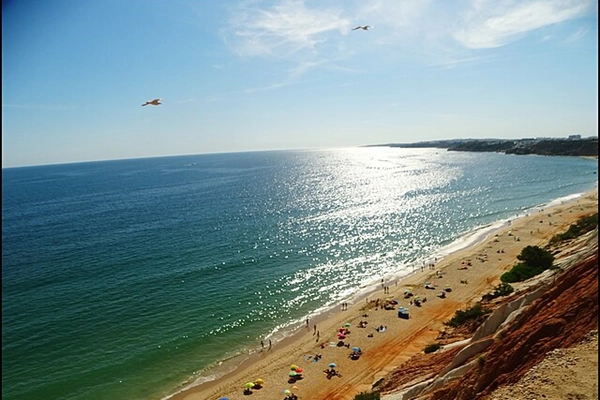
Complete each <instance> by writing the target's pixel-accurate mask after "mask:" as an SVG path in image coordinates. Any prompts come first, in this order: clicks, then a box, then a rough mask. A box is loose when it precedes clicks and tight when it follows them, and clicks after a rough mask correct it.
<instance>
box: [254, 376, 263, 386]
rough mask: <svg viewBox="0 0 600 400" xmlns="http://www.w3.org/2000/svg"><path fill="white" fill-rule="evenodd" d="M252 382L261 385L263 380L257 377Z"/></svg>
mask: <svg viewBox="0 0 600 400" xmlns="http://www.w3.org/2000/svg"><path fill="white" fill-rule="evenodd" d="M254 383H255V384H257V385H262V384H263V383H265V381H263V380H262V379H260V378H258V379H255V380H254Z"/></svg>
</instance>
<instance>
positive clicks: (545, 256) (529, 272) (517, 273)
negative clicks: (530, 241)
mask: <svg viewBox="0 0 600 400" xmlns="http://www.w3.org/2000/svg"><path fill="white" fill-rule="evenodd" d="M517 259H519V260H520V261H522V262H521V263H519V264H517V265H515V266H514V267H512V268H511V270H510V271H508V272H505V273H504V274H502V276H500V280H501V281H502V282H505V283H511V282H521V281H524V280H526V279H529V278H531V277H534V276H536V275H539V274H541V273H542V272H544V271H545V270H547V269H550V268H552V264H553V263H554V256H553V255H552V253H550V252H549V251H547V250H544V249H542V248H541V247H538V246H527V247H525V248H524V249H523V250H521V254H519V255H518V256H517Z"/></svg>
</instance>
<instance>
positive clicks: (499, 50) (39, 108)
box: [2, 0, 598, 167]
mask: <svg viewBox="0 0 600 400" xmlns="http://www.w3.org/2000/svg"><path fill="white" fill-rule="evenodd" d="M358 25H371V26H372V27H373V28H372V29H369V30H366V31H365V30H352V28H354V27H356V26H358ZM597 35H598V7H597V1H592V0H520V1H515V0H458V1H449V0H429V1H428V0H369V1H365V0H361V1H355V0H322V1H316V0H314V1H313V0H304V1H303V0H270V1H261V0H251V1H245V0H222V1H216V0H215V1H213V0H101V1H93V0H47V1H40V0H12V1H11V0H3V2H2V166H3V167H11V166H24V165H39V164H55V163H69V162H80V161H91V160H107V159H121V158H138V157H154V156H163V155H179V154H201V153H215V152H237V151H251V150H272V149H319V148H339V147H353V146H362V145H369V144H382V143H402V142H416V141H423V140H438V139H454V138H522V137H539V136H545V137H566V136H568V135H571V134H581V135H583V136H596V135H597V134H598V111H597V110H598V78H597V74H598V41H597ZM156 97H160V98H162V99H163V100H162V102H163V104H162V105H160V106H156V107H155V106H146V107H141V104H143V103H144V102H145V101H147V100H151V99H153V98H156Z"/></svg>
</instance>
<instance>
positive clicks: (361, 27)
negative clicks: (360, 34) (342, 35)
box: [352, 25, 373, 31]
mask: <svg viewBox="0 0 600 400" xmlns="http://www.w3.org/2000/svg"><path fill="white" fill-rule="evenodd" d="M371 28H373V27H372V26H371V25H359V26H357V27H356V28H354V29H352V30H353V31H355V30H357V29H362V30H363V31H368V30H369V29H371Z"/></svg>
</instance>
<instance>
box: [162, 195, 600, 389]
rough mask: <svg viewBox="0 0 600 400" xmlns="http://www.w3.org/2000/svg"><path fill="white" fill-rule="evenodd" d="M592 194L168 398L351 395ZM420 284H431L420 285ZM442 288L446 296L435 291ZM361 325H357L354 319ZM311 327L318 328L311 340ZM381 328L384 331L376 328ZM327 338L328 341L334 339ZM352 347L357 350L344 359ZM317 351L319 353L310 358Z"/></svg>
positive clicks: (591, 200)
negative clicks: (342, 332) (401, 313)
mask: <svg viewBox="0 0 600 400" xmlns="http://www.w3.org/2000/svg"><path fill="white" fill-rule="evenodd" d="M597 208H598V192H597V189H595V190H594V191H592V192H589V193H587V194H586V195H585V196H582V197H579V198H577V199H574V200H571V201H568V202H564V203H562V204H559V205H555V206H552V207H546V208H543V209H540V210H536V211H535V212H531V213H529V214H524V215H522V216H520V217H519V218H517V219H514V220H512V221H510V222H509V223H507V224H506V225H505V226H503V227H502V228H500V229H499V230H497V231H495V232H492V233H491V234H490V235H489V236H487V237H486V238H485V239H484V240H483V241H480V242H478V243H477V244H475V245H472V246H470V247H468V248H465V249H462V250H460V251H457V252H455V253H453V254H450V255H448V256H447V257H445V258H443V259H441V260H437V262H436V263H435V264H434V265H433V266H431V265H425V266H424V267H423V268H422V269H421V268H418V269H417V271H415V272H414V273H413V274H411V275H409V276H407V277H405V278H403V279H402V280H400V281H391V282H383V283H382V284H381V287H380V288H379V289H378V290H377V291H376V292H373V293H372V294H370V295H369V296H368V297H367V298H366V299H362V300H360V301H357V302H356V303H355V304H348V307H347V309H344V307H342V306H341V305H340V307H338V308H337V309H336V310H335V311H334V312H330V313H328V314H327V315H323V316H321V317H318V318H314V319H311V320H310V321H309V323H308V326H306V327H304V328H301V329H300V330H299V332H298V333H297V334H296V335H294V336H293V337H291V338H288V339H286V340H284V341H282V342H279V343H276V344H274V345H273V347H272V348H271V349H270V350H269V349H268V346H267V347H265V349H264V350H263V351H261V352H259V353H258V354H256V355H254V356H252V357H251V358H250V359H249V360H247V361H246V362H244V363H243V364H242V365H241V366H240V367H239V368H237V369H236V370H235V371H234V372H232V373H230V374H228V375H226V376H224V377H222V378H220V379H217V380H215V381H211V382H208V383H205V384H202V385H200V386H196V387H193V388H189V389H187V390H184V391H182V392H181V393H179V394H177V395H175V396H173V397H172V399H174V400H218V399H219V398H221V397H227V398H229V399H231V400H235V399H242V398H249V399H255V400H259V399H260V400H282V399H284V397H285V396H286V395H285V394H284V392H283V391H284V390H290V391H291V392H293V393H294V394H296V395H297V396H298V398H299V399H301V400H322V399H331V400H351V399H353V398H354V396H355V395H356V394H358V393H360V392H364V391H368V390H369V389H370V388H371V386H372V385H373V384H374V383H375V382H377V381H378V380H379V379H381V378H382V377H383V376H385V375H386V374H387V373H388V372H389V371H391V370H392V369H394V368H395V367H397V366H399V365H400V364H402V363H403V362H404V361H406V360H408V359H409V358H410V357H411V356H413V355H414V354H417V353H419V352H422V351H423V349H424V348H425V347H426V346H427V345H428V344H431V343H434V342H435V340H436V338H437V337H438V335H439V332H440V331H441V330H443V329H444V322H447V321H448V320H449V319H450V318H451V317H452V316H454V313H455V312H456V311H457V310H460V309H464V308H466V307H467V306H468V305H470V304H473V303H474V302H476V301H479V300H480V299H481V296H482V295H484V294H486V293H488V292H490V291H491V290H492V289H493V287H494V286H495V285H497V284H499V283H500V279H499V278H500V275H502V274H503V273H504V272H506V271H508V270H509V269H510V268H511V267H512V266H513V265H515V264H516V263H517V258H516V257H517V255H518V254H519V253H520V252H521V250H522V249H523V248H524V247H526V246H528V245H537V246H545V245H546V244H547V243H548V241H549V239H550V238H551V237H552V236H554V235H555V234H557V233H561V232H564V231H565V230H566V229H568V227H569V226H570V225H571V224H572V223H574V222H576V221H577V219H579V218H580V217H582V216H586V215H589V214H592V213H595V212H597ZM439 275H441V276H439ZM425 282H430V283H431V284H432V285H435V289H426V288H425ZM445 287H448V288H450V289H451V291H448V292H445V294H446V297H445V298H440V297H438V294H439V293H440V292H441V291H443V290H444V288H445ZM407 288H411V289H412V293H413V294H414V297H416V296H418V297H421V298H426V301H425V302H424V303H422V305H421V306H420V307H417V306H415V305H414V304H410V300H412V299H414V297H412V298H410V299H405V298H404V292H405V290H406V289H407ZM385 299H394V300H397V301H398V303H399V304H397V305H395V307H394V309H393V310H386V309H384V308H382V307H381V304H382V303H383V302H384V301H385ZM399 306H403V307H406V308H408V309H409V313H410V318H409V319H402V318H399V317H398V311H397V310H398V307H399ZM361 321H363V322H366V327H359V322H361ZM348 324H349V325H348ZM315 325H316V331H318V333H319V338H318V339H317V334H316V333H315ZM345 325H346V326H348V329H349V331H350V332H349V333H348V334H347V335H346V337H345V338H344V339H343V340H344V342H345V343H346V344H348V345H349V348H348V347H345V346H341V347H340V346H337V345H336V344H337V342H338V341H339V338H338V336H337V334H338V331H339V328H341V327H344V326H345ZM380 326H384V327H385V330H384V331H378V330H376V328H377V327H380ZM332 344H333V345H332ZM352 347H359V348H360V349H361V350H362V355H361V356H360V358H359V359H357V360H352V359H350V358H349V354H350V353H351V348H352ZM316 355H321V357H320V358H319V359H318V360H315V356H316ZM330 363H335V364H336V367H335V369H336V370H337V371H338V372H339V374H340V375H341V376H333V377H331V378H330V379H328V377H327V376H326V374H325V373H324V372H323V371H324V370H326V369H328V368H329V364H330ZM292 364H295V365H297V366H299V367H300V368H302V369H303V373H302V376H303V378H302V379H300V380H296V381H295V382H292V381H290V377H289V375H288V373H289V372H290V370H291V369H290V365H292ZM258 378H260V379H263V380H264V384H263V385H262V387H261V388H254V389H252V390H251V393H250V392H249V393H244V384H245V383H246V382H252V381H254V380H256V379H258Z"/></svg>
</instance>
